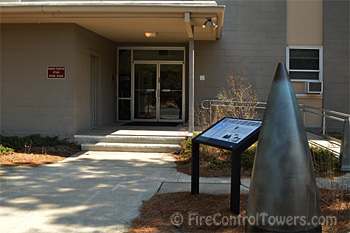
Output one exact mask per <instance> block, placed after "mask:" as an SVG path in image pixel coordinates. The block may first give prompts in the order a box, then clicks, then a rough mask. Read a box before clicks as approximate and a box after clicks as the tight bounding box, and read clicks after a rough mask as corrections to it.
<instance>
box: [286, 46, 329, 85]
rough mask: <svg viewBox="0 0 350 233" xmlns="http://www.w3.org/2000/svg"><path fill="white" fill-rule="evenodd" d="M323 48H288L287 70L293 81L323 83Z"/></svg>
mask: <svg viewBox="0 0 350 233" xmlns="http://www.w3.org/2000/svg"><path fill="white" fill-rule="evenodd" d="M322 58H323V50H322V47H302V46H287V69H288V72H289V77H290V79H292V80H306V81H307V80H319V81H322V79H323V77H322V73H323V72H322V71H323V62H322Z"/></svg>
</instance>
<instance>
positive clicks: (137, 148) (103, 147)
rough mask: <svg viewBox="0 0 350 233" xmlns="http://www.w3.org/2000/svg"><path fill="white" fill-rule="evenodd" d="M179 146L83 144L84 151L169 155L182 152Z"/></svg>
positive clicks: (108, 143) (110, 143)
mask: <svg viewBox="0 0 350 233" xmlns="http://www.w3.org/2000/svg"><path fill="white" fill-rule="evenodd" d="M180 148H181V146H180V145H178V144H149V143H146V144H145V143H112V142H97V143H82V144H81V149H82V150H90V151H119V152H159V153H169V152H174V151H177V150H180Z"/></svg>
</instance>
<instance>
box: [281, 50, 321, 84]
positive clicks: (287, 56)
mask: <svg viewBox="0 0 350 233" xmlns="http://www.w3.org/2000/svg"><path fill="white" fill-rule="evenodd" d="M291 49H314V50H316V49H317V50H318V51H319V69H318V70H303V69H290V67H289V65H290V64H289V63H290V62H289V61H290V50H291ZM286 66H287V71H288V74H289V72H290V71H292V72H318V79H291V81H297V82H298V81H299V82H310V81H314V82H316V81H321V82H322V81H323V46H301V45H287V47H286Z"/></svg>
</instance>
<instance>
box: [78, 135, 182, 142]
mask: <svg viewBox="0 0 350 233" xmlns="http://www.w3.org/2000/svg"><path fill="white" fill-rule="evenodd" d="M74 138H75V141H76V142H77V143H78V144H83V143H98V142H110V143H142V144H180V143H181V141H183V140H185V139H186V137H185V136H148V135H147V136H138V135H125V136H124V135H107V136H98V135H96V136H95V135H75V136H74Z"/></svg>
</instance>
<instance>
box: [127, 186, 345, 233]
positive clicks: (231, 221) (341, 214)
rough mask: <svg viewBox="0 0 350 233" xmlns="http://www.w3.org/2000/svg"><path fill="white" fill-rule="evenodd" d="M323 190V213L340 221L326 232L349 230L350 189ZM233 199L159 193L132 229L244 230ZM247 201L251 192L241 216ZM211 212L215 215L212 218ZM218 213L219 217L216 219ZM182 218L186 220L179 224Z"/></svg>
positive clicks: (243, 203) (244, 199) (243, 201)
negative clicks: (231, 203) (233, 207)
mask: <svg viewBox="0 0 350 233" xmlns="http://www.w3.org/2000/svg"><path fill="white" fill-rule="evenodd" d="M319 194H320V208H321V215H322V216H336V218H337V222H336V225H332V226H323V227H322V229H323V232H339V233H346V232H349V231H350V221H349V219H350V218H349V217H350V191H349V190H347V191H335V190H333V191H332V190H326V189H320V190H319ZM229 203H230V195H214V194H200V195H191V194H190V193H169V194H157V195H155V196H154V197H153V198H152V199H150V200H149V201H146V202H144V204H143V206H142V207H141V209H140V210H141V214H140V216H139V217H138V218H136V219H135V220H134V221H133V222H132V225H131V227H130V229H129V231H130V232H134V233H140V232H244V226H242V224H238V221H239V219H241V220H242V219H243V218H238V217H235V215H232V214H231V212H230V210H229ZM247 203H248V194H241V201H240V205H241V206H240V215H241V216H245V215H246V208H247ZM286 206H287V205H286ZM286 208H287V207H286ZM181 216H182V217H181ZM201 216H203V217H201ZM207 216H212V218H211V219H210V217H209V219H208V217H207ZM214 217H215V219H216V221H214V220H213V218H214ZM205 218H207V223H206V219H205ZM235 220H236V222H235ZM172 221H173V223H174V224H172ZM181 221H182V224H177V223H179V222H181ZM241 222H242V221H241Z"/></svg>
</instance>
